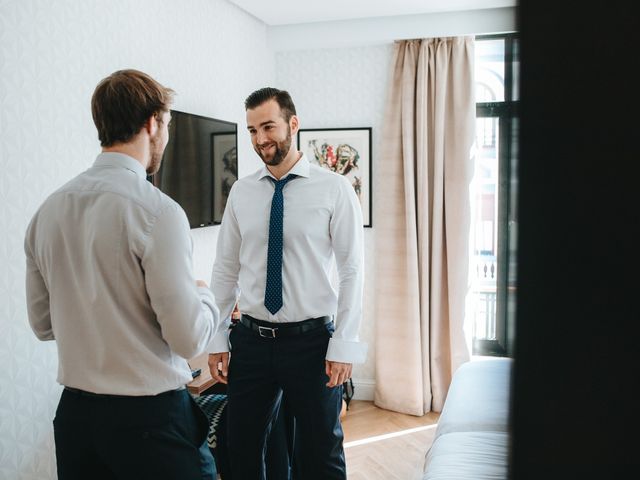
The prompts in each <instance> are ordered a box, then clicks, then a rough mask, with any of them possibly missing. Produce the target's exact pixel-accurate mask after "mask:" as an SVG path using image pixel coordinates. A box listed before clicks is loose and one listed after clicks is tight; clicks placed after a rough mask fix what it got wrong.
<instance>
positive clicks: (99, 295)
mask: <svg viewBox="0 0 640 480" xmlns="http://www.w3.org/2000/svg"><path fill="white" fill-rule="evenodd" d="M191 252H192V243H191V237H190V234H189V224H188V222H187V217H186V215H185V213H184V211H183V210H182V208H181V207H180V206H179V205H178V204H177V203H176V202H174V201H173V200H172V199H171V198H169V197H168V196H167V195H165V194H164V193H162V192H161V191H160V190H158V189H157V188H156V187H154V186H153V185H152V184H151V183H150V182H148V181H147V180H146V172H145V169H144V167H143V166H142V165H141V164H140V163H139V162H137V161H136V160H135V159H133V158H131V157H128V156H126V155H123V154H119V153H102V154H100V155H98V158H97V159H96V161H95V163H94V164H93V166H92V167H91V168H89V169H88V170H86V171H85V172H83V173H81V174H80V175H78V176H77V177H75V178H74V179H72V180H71V181H69V182H68V183H67V184H65V185H64V186H62V187H61V188H60V189H58V190H57V191H56V192H54V193H53V194H52V195H51V196H50V197H49V198H48V199H47V200H46V201H45V202H44V203H43V204H42V206H41V207H40V208H39V209H38V211H37V212H36V214H35V215H34V217H33V219H32V220H31V223H30V224H29V227H28V229H27V232H26V237H25V253H26V257H27V273H26V291H27V307H28V315H29V323H30V325H31V328H32V329H33V331H34V333H35V334H36V336H37V337H38V338H39V339H40V340H55V341H56V343H57V347H58V360H59V361H58V382H59V383H61V384H62V385H65V386H68V387H74V388H79V389H82V390H86V391H90V392H95V393H106V394H117V395H132V396H136V395H155V394H158V393H160V392H164V391H167V390H173V389H176V388H181V387H184V385H185V384H186V383H188V382H189V381H191V379H192V377H191V370H190V368H189V366H188V364H187V361H186V359H188V358H191V357H193V356H195V355H197V354H199V353H201V352H203V351H205V350H206V349H207V347H208V344H209V342H210V341H211V340H212V339H213V336H214V335H215V330H216V326H217V325H218V323H219V313H218V309H217V306H216V304H215V299H214V297H213V295H212V293H211V291H210V290H209V289H208V288H204V287H200V288H198V287H196V283H195V279H194V277H193V265H192V257H191Z"/></svg>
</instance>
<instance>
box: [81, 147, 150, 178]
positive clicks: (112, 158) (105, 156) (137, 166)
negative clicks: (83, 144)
mask: <svg viewBox="0 0 640 480" xmlns="http://www.w3.org/2000/svg"><path fill="white" fill-rule="evenodd" d="M93 166H94V167H120V168H126V169H127V170H131V171H132V172H133V173H135V174H136V175H138V176H139V177H142V178H145V179H146V178H147V172H146V170H145V169H144V167H143V166H142V164H141V163H140V162H138V161H137V160H136V159H135V158H133V157H130V156H129V155H125V154H124V153H117V152H102V153H101V154H99V155H98V157H97V158H96V161H95V162H94V163H93Z"/></svg>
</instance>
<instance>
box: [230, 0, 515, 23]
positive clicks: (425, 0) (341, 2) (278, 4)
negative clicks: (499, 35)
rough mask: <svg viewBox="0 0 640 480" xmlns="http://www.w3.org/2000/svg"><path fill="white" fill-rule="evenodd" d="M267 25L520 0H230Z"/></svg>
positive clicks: (506, 4)
mask: <svg viewBox="0 0 640 480" xmlns="http://www.w3.org/2000/svg"><path fill="white" fill-rule="evenodd" d="M230 1H231V3H234V4H235V5H237V6H238V7H240V8H242V9H243V10H244V11H246V12H248V13H250V14H251V15H253V16H254V17H256V18H258V19H260V20H262V21H263V22H264V23H266V24H267V25H291V24H298V23H313V22H328V21H336V20H350V19H358V18H373V17H388V16H397V15H418V14H427V13H443V12H455V11H462V10H480V9H485V8H503V7H515V6H516V5H517V0H274V1H271V2H269V1H265V0H230Z"/></svg>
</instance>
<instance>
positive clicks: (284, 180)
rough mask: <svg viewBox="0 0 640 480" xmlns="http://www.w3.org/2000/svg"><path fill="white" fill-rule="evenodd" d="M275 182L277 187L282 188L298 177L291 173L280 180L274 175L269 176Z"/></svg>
mask: <svg viewBox="0 0 640 480" xmlns="http://www.w3.org/2000/svg"><path fill="white" fill-rule="evenodd" d="M269 178H270V179H271V181H272V182H273V184H274V185H275V186H276V189H278V190H282V188H283V187H284V186H285V185H286V184H287V182H288V181H289V180H292V179H294V178H296V175H293V174H289V175H287V176H286V177H285V178H281V179H280V180H276V179H275V178H273V177H269Z"/></svg>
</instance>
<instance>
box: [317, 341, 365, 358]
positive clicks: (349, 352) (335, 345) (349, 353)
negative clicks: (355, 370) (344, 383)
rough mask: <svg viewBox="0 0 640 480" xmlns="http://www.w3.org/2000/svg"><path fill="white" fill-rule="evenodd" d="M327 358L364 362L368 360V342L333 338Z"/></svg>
mask: <svg viewBox="0 0 640 480" xmlns="http://www.w3.org/2000/svg"><path fill="white" fill-rule="evenodd" d="M326 358H327V360H329V361H330V362H340V363H364V362H365V361H366V360H367V344H366V343H364V342H350V341H348V340H338V339H336V338H331V339H329V348H328V349H327V357H326Z"/></svg>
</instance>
